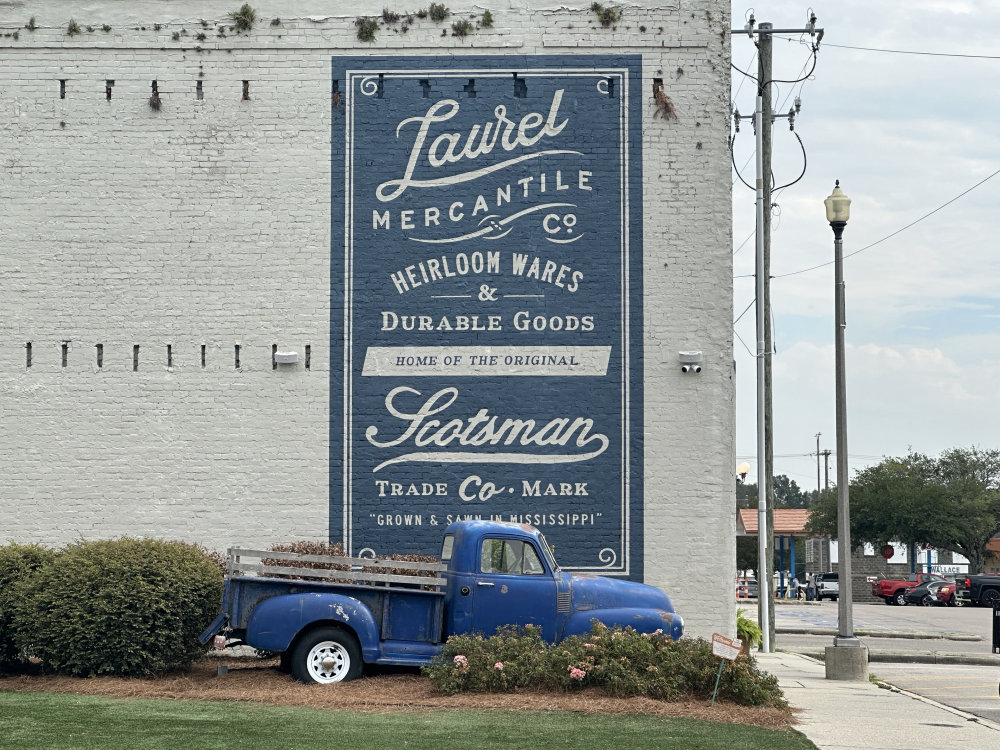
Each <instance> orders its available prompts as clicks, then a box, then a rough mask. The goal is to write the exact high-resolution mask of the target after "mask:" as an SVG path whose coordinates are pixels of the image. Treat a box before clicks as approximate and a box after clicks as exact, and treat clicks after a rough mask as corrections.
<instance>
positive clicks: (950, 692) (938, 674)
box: [869, 663, 1000, 723]
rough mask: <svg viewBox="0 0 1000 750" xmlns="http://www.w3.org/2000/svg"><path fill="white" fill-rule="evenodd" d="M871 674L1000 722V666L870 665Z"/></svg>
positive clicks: (919, 693) (921, 694)
mask: <svg viewBox="0 0 1000 750" xmlns="http://www.w3.org/2000/svg"><path fill="white" fill-rule="evenodd" d="M869 671H870V672H871V673H872V674H874V675H875V677H877V678H878V679H880V680H884V681H885V682H888V683H890V684H892V685H895V686H896V687H898V688H900V689H902V690H906V691H908V692H910V693H916V694H917V695H920V696H923V697H924V698H930V699H931V700H934V701H937V702H939V703H943V704H945V705H946V706H951V707H952V708H957V709H958V710H960V711H965V712H966V713H970V714H975V715H976V716H981V717H983V718H984V719H990V720H992V721H995V722H997V723H1000V666H997V667H987V666H984V665H981V664H975V665H969V664H895V663H894V664H886V663H871V664H870V665H869Z"/></svg>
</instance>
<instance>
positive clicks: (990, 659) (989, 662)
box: [787, 650, 1000, 667]
mask: <svg viewBox="0 0 1000 750" xmlns="http://www.w3.org/2000/svg"><path fill="white" fill-rule="evenodd" d="M787 653H790V654H799V655H801V656H808V657H809V658H810V659H816V660H817V661H823V660H824V657H825V655H826V654H825V652H823V651H788V652H787ZM868 662H869V663H871V662H886V663H891V664H967V665H973V666H984V667H1000V656H997V655H993V654H982V655H976V654H937V653H921V652H919V651H883V652H881V653H879V652H872V651H870V650H869V652H868Z"/></svg>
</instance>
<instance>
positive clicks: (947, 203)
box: [733, 169, 1000, 279]
mask: <svg viewBox="0 0 1000 750" xmlns="http://www.w3.org/2000/svg"><path fill="white" fill-rule="evenodd" d="M998 174H1000V169H998V170H997V171H996V172H994V173H993V174H991V175H988V176H986V177H984V178H983V179H981V180H980V181H979V182H977V183H976V184H975V185H973V186H972V187H970V188H967V189H965V190H963V191H962V192H961V193H959V194H958V195H956V196H955V197H954V198H952V199H951V200H948V201H945V202H944V203H942V204H941V205H940V206H938V207H937V208H935V209H933V210H931V211H928V212H927V213H925V214H924V215H923V216H921V217H920V218H919V219H915V220H914V221H911V222H910V223H909V224H907V225H906V226H905V227H901V228H900V229H897V230H896V231H895V232H893V233H892V234H887V235H886V236H885V237H883V238H882V239H880V240H876V241H875V242H873V243H871V244H870V245H865V246H864V247H863V248H861V249H860V250H855V251H854V252H852V253H848V254H847V255H845V256H844V259H845V260H846V259H847V258H850V257H852V256H854V255H857V254H858V253H863V252H864V251H865V250H869V249H871V248H873V247H875V246H876V245H880V244H882V243H883V242H885V241H886V240H888V239H892V238H893V237H895V236H896V235H897V234H899V233H900V232H905V231H906V230H907V229H909V228H910V227H912V226H915V225H917V224H919V223H920V222H922V221H923V220H924V219H927V218H929V217H931V216H933V215H934V214H936V213H937V212H938V211H940V210H941V209H943V208H947V207H948V206H950V205H951V204H952V203H954V202H955V201H957V200H958V199H959V198H963V197H965V196H966V195H968V194H969V193H971V192H972V191H973V190H975V189H976V188H977V187H979V186H980V185H982V184H984V183H986V182H989V181H990V180H992V179H993V178H994V177H996V176H997V175H998ZM831 263H833V261H832V260H831V261H827V262H826V263H820V264H819V265H815V266H810V267H809V268H803V269H801V270H798V271H791V272H789V273H782V274H776V275H774V276H772V277H771V278H774V279H784V278H787V277H788V276H797V275H798V274H800V273H808V272H809V271H815V270H816V269H818V268H824V267H826V266H829V265H830V264H831ZM733 278H734V279H748V278H753V274H752V273H747V274H741V275H739V276H734V277H733Z"/></svg>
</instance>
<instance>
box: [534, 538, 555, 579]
mask: <svg viewBox="0 0 1000 750" xmlns="http://www.w3.org/2000/svg"><path fill="white" fill-rule="evenodd" d="M538 541H540V542H541V543H542V554H543V555H545V559H546V560H548V561H549V567H550V568H552V570H553V571H556V570H559V563H557V562H556V556H555V555H554V554H552V548H551V547H549V543H548V542H547V541H545V537H544V536H542V535H541V534H539V535H538Z"/></svg>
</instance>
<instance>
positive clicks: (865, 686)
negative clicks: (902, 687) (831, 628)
mask: <svg viewBox="0 0 1000 750" xmlns="http://www.w3.org/2000/svg"><path fill="white" fill-rule="evenodd" d="M754 656H755V658H756V659H757V664H758V665H759V666H760V668H761V669H762V670H764V671H766V672H770V673H771V674H773V675H774V676H775V677H777V678H778V683H779V684H780V686H781V689H782V690H783V691H784V693H785V697H786V698H787V699H788V702H789V703H790V704H791V705H792V707H793V708H795V709H798V710H797V711H796V717H797V720H798V722H799V723H798V725H797V726H796V729H798V730H799V731H801V732H802V733H803V734H804V735H805V736H806V737H808V738H809V739H810V740H811V741H812V742H813V743H815V745H816V746H817V747H818V748H820V749H821V750H827V749H829V750H846V749H847V748H858V750H862V749H863V750H870V749H871V748H878V750H913V749H914V748H918V747H920V748H924V747H926V748H970V750H984V749H985V748H995V747H1000V724H995V723H993V722H991V721H988V720H986V719H981V718H978V717H975V716H972V715H971V714H967V713H964V712H962V711H958V710H956V709H953V708H950V707H948V706H944V705H942V704H940V703H937V702H936V701H932V700H930V699H928V698H921V697H919V696H916V695H914V694H912V693H907V692H905V691H897V690H894V689H889V688H888V687H880V686H879V685H878V684H875V683H872V682H841V681H837V680H828V679H826V668H825V666H824V665H823V662H821V661H816V660H815V659H811V658H809V657H808V656H804V655H802V654H793V653H786V652H775V653H770V654H762V653H755V654H754Z"/></svg>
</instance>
